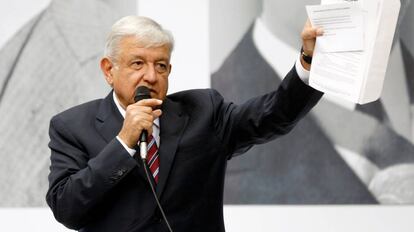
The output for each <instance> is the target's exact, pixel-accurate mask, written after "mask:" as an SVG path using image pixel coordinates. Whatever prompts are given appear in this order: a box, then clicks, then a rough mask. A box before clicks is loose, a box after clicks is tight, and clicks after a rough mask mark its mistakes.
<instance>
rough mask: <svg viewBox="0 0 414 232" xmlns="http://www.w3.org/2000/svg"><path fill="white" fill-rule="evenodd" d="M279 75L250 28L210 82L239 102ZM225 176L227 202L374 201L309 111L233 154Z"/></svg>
mask: <svg viewBox="0 0 414 232" xmlns="http://www.w3.org/2000/svg"><path fill="white" fill-rule="evenodd" d="M293 63H294V61H292V64H293ZM280 80H281V78H279V77H278V76H277V74H276V73H275V72H274V70H273V69H272V68H271V67H270V65H269V64H268V63H267V62H266V61H265V60H264V59H263V58H262V56H261V55H260V54H259V53H258V51H257V49H256V47H255V45H254V43H253V40H252V28H250V30H249V31H248V32H247V33H246V35H245V36H244V37H243V39H242V41H240V43H239V44H238V45H237V47H236V48H235V49H234V51H233V52H232V53H231V54H230V55H229V57H228V58H227V59H226V60H225V62H224V63H223V65H222V66H221V67H220V69H219V70H218V71H217V72H215V73H214V74H213V75H212V80H211V85H212V87H213V88H216V89H217V90H219V91H220V92H221V93H222V94H223V97H224V98H225V99H226V100H230V101H234V102H236V103H237V102H243V101H245V100H246V99H248V98H250V97H251V96H256V95H259V94H262V93H265V92H267V91H270V90H271V89H275V88H277V86H279V84H280V82H281V81H280ZM327 113H329V112H327ZM226 175H227V176H226V184H225V189H224V203H225V204H344V203H377V201H376V200H375V198H374V197H373V196H372V194H371V193H370V192H369V191H368V189H367V187H366V186H365V185H364V184H363V183H362V182H361V181H360V179H359V178H358V177H357V176H356V175H355V174H354V173H353V171H352V170H351V169H350V168H349V167H348V165H347V164H346V163H345V161H344V160H343V159H342V158H341V156H340V155H339V154H338V153H337V151H336V150H335V148H334V145H333V143H332V141H331V140H330V138H328V137H327V135H326V134H325V132H324V131H323V130H322V128H321V127H320V126H319V124H318V121H317V118H315V117H314V115H312V114H309V115H307V116H306V117H305V118H304V119H303V120H301V122H300V123H299V124H298V125H297V126H296V127H295V128H294V129H293V131H292V132H291V133H289V134H288V135H287V136H284V137H282V138H280V139H278V140H275V141H272V142H270V143H267V144H264V145H260V146H256V147H254V148H253V149H251V150H250V151H249V152H248V154H246V155H243V156H241V157H235V158H234V159H233V160H232V162H230V163H229V166H228V172H227V174H226Z"/></svg>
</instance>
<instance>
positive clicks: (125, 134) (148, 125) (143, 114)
mask: <svg viewBox="0 0 414 232" xmlns="http://www.w3.org/2000/svg"><path fill="white" fill-rule="evenodd" d="M161 104H162V101H161V100H157V99H145V100H141V101H139V102H136V103H134V104H131V105H129V106H128V107H127V108H126V113H125V119H124V123H123V126H122V128H121V131H120V132H119V134H118V136H119V137H120V138H121V139H122V141H123V142H124V143H125V144H127V146H128V147H133V146H134V145H135V144H136V143H137V142H138V139H139V136H140V134H141V133H142V131H143V130H146V131H148V134H152V125H153V123H154V120H155V119H156V118H158V117H160V116H161V114H162V111H161V110H160V109H155V110H154V108H157V107H158V106H160V105H161Z"/></svg>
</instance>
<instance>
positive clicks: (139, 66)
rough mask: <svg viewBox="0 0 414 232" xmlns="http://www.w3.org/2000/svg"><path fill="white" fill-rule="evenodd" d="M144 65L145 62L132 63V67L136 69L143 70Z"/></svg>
mask: <svg viewBox="0 0 414 232" xmlns="http://www.w3.org/2000/svg"><path fill="white" fill-rule="evenodd" d="M143 65H144V62H143V61H134V62H133V63H132V66H133V67H134V68H141V67H142V66H143Z"/></svg>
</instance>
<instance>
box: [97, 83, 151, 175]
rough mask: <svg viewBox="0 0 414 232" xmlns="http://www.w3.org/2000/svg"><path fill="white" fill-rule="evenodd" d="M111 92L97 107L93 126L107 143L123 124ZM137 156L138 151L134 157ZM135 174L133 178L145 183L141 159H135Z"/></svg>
mask: <svg viewBox="0 0 414 232" xmlns="http://www.w3.org/2000/svg"><path fill="white" fill-rule="evenodd" d="M112 95H113V91H111V92H110V93H109V94H108V96H106V98H105V99H104V100H103V101H102V103H101V105H100V106H99V110H98V113H97V115H96V121H95V126H96V129H97V130H98V132H99V133H100V134H101V136H102V137H103V138H104V140H105V141H106V142H107V143H109V142H110V141H111V140H112V139H114V138H115V137H116V136H117V134H118V132H119V131H120V130H121V128H122V124H123V121H124V119H123V117H122V115H121V113H120V112H119V111H118V109H117V108H116V105H115V102H114V101H113V97H112ZM135 156H137V157H140V156H139V151H138V152H137V154H136V155H135ZM136 161H137V167H138V168H137V172H135V171H134V172H132V173H133V174H134V175H135V176H140V177H141V178H144V180H145V181H146V180H147V178H146V175H145V173H144V170H143V168H142V161H141V159H139V158H137V159H136Z"/></svg>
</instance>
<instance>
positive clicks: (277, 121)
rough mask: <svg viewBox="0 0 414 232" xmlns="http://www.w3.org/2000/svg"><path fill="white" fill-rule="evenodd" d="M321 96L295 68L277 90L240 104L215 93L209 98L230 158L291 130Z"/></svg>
mask: <svg viewBox="0 0 414 232" xmlns="http://www.w3.org/2000/svg"><path fill="white" fill-rule="evenodd" d="M321 97H322V93H321V92H319V91H317V90H315V89H313V88H311V87H310V86H308V85H306V84H305V83H303V82H302V80H300V78H299V76H298V74H297V72H296V70H295V68H293V69H292V70H291V71H290V72H289V73H288V74H287V76H286V77H285V78H284V80H283V81H282V83H281V85H280V86H279V88H278V89H277V90H275V91H273V92H270V93H268V94H265V95H262V96H259V97H255V98H253V99H250V100H248V101H247V102H245V103H244V104H241V105H235V104H233V103H227V102H225V101H224V100H223V98H222V97H221V95H220V94H218V93H217V92H214V93H213V94H212V96H211V98H212V104H213V108H214V112H215V113H214V114H215V115H214V120H215V131H216V134H217V136H218V137H219V139H220V141H222V142H223V144H224V145H225V146H226V149H227V154H228V155H229V157H228V158H231V156H232V155H233V154H236V155H237V154H241V153H244V152H246V151H247V150H248V149H250V147H251V146H253V145H254V144H261V143H265V142H268V141H270V140H272V139H275V138H277V137H278V136H280V135H284V134H286V133H288V132H289V131H291V130H292V128H293V127H294V126H295V125H296V124H297V122H298V121H299V120H300V119H301V118H302V117H303V116H304V115H306V114H307V113H308V112H309V111H310V110H311V109H312V107H313V106H315V105H316V103H317V102H318V101H319V100H320V98H321Z"/></svg>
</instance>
